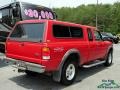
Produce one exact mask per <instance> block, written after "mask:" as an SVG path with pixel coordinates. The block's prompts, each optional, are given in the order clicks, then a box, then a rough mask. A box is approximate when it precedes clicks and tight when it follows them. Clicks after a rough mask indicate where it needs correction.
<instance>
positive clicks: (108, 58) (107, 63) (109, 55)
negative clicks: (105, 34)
mask: <svg viewBox="0 0 120 90" xmlns="http://www.w3.org/2000/svg"><path fill="white" fill-rule="evenodd" d="M112 61H113V53H112V51H110V52H109V53H108V55H107V58H106V61H105V63H104V65H105V66H110V65H111V64H112Z"/></svg>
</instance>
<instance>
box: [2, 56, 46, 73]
mask: <svg viewBox="0 0 120 90" xmlns="http://www.w3.org/2000/svg"><path fill="white" fill-rule="evenodd" d="M4 60H5V61H6V63H8V64H10V65H12V66H13V67H15V68H18V69H20V70H29V71H33V72H38V73H44V72H45V66H42V65H39V64H35V63H30V62H26V61H21V60H16V59H12V58H8V57H5V58H4Z"/></svg>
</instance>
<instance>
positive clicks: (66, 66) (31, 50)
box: [5, 20, 113, 85]
mask: <svg viewBox="0 0 120 90" xmlns="http://www.w3.org/2000/svg"><path fill="white" fill-rule="evenodd" d="M5 59H6V60H7V62H10V63H12V64H14V66H15V67H17V68H18V70H24V71H25V72H26V73H27V74H30V73H31V72H38V73H51V75H52V76H53V79H54V80H55V81H58V82H61V83H62V84H65V85H70V84H72V83H73V81H74V80H75V78H76V75H77V72H78V66H80V67H84V68H89V67H92V66H95V65H98V64H104V65H105V66H110V65H111V64H112V60H113V45H112V43H111V42H109V41H104V40H103V39H102V36H101V34H100V32H99V31H98V30H96V28H95V27H91V26H86V25H80V24H74V23H69V22H62V21H57V20H26V21H20V22H18V23H17V24H16V25H15V27H14V29H13V31H12V32H11V33H10V35H9V37H8V38H7V42H6V58H5Z"/></svg>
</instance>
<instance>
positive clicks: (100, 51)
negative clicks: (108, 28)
mask: <svg viewBox="0 0 120 90" xmlns="http://www.w3.org/2000/svg"><path fill="white" fill-rule="evenodd" d="M94 42H95V43H96V51H95V56H96V59H99V58H103V57H104V56H105V53H106V45H105V42H104V41H103V40H102V36H101V34H100V32H99V31H97V30H95V31H94Z"/></svg>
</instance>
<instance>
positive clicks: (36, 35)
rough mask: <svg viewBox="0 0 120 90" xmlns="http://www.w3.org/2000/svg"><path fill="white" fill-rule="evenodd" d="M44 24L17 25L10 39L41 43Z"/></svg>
mask: <svg viewBox="0 0 120 90" xmlns="http://www.w3.org/2000/svg"><path fill="white" fill-rule="evenodd" d="M43 32H44V23H32V24H19V25H17V26H16V27H15V29H14V31H13V32H12V34H11V35H10V38H14V39H19V40H24V41H33V42H36V41H37V42H38V41H42V39H43Z"/></svg>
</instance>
